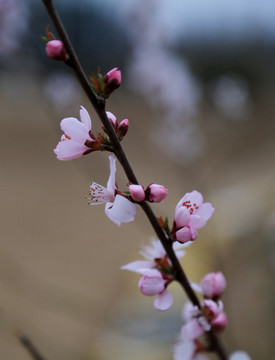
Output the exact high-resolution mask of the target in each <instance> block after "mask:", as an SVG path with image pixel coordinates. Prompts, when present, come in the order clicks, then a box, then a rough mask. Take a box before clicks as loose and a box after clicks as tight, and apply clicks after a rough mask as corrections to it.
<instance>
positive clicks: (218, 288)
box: [201, 272, 226, 300]
mask: <svg viewBox="0 0 275 360" xmlns="http://www.w3.org/2000/svg"><path fill="white" fill-rule="evenodd" d="M201 287H202V291H203V294H204V296H205V297H206V298H208V299H214V300H217V299H219V298H220V297H221V296H222V294H223V292H224V290H225V288H226V280H225V277H224V276H223V274H222V273H221V272H216V273H214V272H212V273H209V274H206V275H205V277H204V278H203V279H202V281H201Z"/></svg>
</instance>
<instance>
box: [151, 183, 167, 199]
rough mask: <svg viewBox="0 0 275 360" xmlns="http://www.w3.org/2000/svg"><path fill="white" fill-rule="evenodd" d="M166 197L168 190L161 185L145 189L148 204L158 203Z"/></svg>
mask: <svg viewBox="0 0 275 360" xmlns="http://www.w3.org/2000/svg"><path fill="white" fill-rule="evenodd" d="M167 195H168V190H167V189H166V188H165V187H164V186H162V185H158V184H151V185H149V186H148V187H147V189H146V197H147V199H148V201H150V202H155V203H159V202H160V201H161V200H163V199H165V198H166V196H167Z"/></svg>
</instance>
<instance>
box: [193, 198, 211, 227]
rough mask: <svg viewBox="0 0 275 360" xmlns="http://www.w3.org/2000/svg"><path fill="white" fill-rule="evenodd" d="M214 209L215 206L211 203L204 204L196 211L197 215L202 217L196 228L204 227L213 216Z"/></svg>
mask: <svg viewBox="0 0 275 360" xmlns="http://www.w3.org/2000/svg"><path fill="white" fill-rule="evenodd" d="M214 211H215V208H214V207H213V206H212V205H211V204H210V203H204V204H202V205H201V206H200V208H199V209H198V211H197V212H196V215H198V216H199V217H200V221H199V222H198V223H197V225H196V229H200V228H201V227H203V226H204V225H205V224H206V222H207V220H209V219H210V218H211V216H212V215H213V212H214Z"/></svg>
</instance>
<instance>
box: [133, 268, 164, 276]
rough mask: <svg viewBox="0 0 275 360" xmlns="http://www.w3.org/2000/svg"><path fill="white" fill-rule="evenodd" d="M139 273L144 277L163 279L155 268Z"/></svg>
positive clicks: (140, 270) (142, 270)
mask: <svg viewBox="0 0 275 360" xmlns="http://www.w3.org/2000/svg"><path fill="white" fill-rule="evenodd" d="M137 272H138V273H139V274H141V275H144V276H148V277H154V278H159V279H163V278H162V275H161V273H160V272H159V271H158V270H157V269H154V268H151V269H150V268H149V269H148V268H147V269H146V268H143V269H139V270H138V271H137Z"/></svg>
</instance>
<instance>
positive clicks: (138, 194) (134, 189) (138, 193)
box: [129, 185, 145, 201]
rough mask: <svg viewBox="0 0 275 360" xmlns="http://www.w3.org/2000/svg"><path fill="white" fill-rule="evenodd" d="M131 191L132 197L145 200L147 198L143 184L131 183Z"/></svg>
mask: <svg viewBox="0 0 275 360" xmlns="http://www.w3.org/2000/svg"><path fill="white" fill-rule="evenodd" d="M129 191H130V194H131V196H132V199H133V200H135V201H143V200H144V199H145V191H144V189H143V186H141V185H129Z"/></svg>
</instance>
